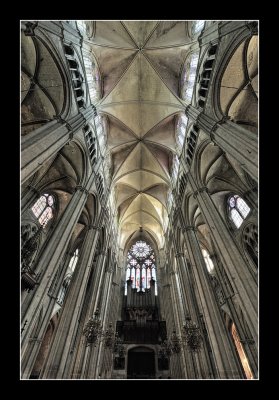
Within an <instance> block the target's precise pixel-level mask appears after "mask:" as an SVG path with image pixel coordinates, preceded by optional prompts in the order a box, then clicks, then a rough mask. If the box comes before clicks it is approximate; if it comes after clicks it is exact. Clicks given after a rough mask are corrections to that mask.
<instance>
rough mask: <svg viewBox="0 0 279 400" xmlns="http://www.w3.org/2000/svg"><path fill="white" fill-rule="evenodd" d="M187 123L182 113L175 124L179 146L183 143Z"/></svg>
mask: <svg viewBox="0 0 279 400" xmlns="http://www.w3.org/2000/svg"><path fill="white" fill-rule="evenodd" d="M187 123H188V118H187V117H186V115H182V116H181V117H179V118H178V121H177V125H176V137H177V140H178V143H179V146H180V147H182V146H183V143H184V139H185V134H186V127H187Z"/></svg>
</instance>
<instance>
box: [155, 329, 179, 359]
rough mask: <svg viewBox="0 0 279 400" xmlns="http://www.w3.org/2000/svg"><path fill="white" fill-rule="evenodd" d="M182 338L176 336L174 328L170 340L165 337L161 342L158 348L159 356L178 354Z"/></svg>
mask: <svg viewBox="0 0 279 400" xmlns="http://www.w3.org/2000/svg"><path fill="white" fill-rule="evenodd" d="M181 346H182V340H181V339H180V337H179V336H177V334H176V331H175V329H174V330H173V332H172V335H171V338H170V340H168V338H166V339H165V340H164V341H163V342H162V343H161V348H160V349H159V357H161V358H168V357H170V356H171V355H172V354H179V353H180V351H181Z"/></svg>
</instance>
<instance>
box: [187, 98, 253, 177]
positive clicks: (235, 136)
mask: <svg viewBox="0 0 279 400" xmlns="http://www.w3.org/2000/svg"><path fill="white" fill-rule="evenodd" d="M186 115H187V116H188V117H189V118H190V119H191V120H192V121H194V122H195V123H196V124H197V125H198V126H199V127H200V128H201V129H202V130H203V132H205V133H206V134H207V135H208V136H209V137H210V139H211V140H212V142H213V143H215V144H217V145H218V146H219V147H220V148H221V149H222V150H223V151H224V152H225V153H228V154H229V155H231V156H232V157H233V158H234V159H235V160H236V161H238V162H239V163H240V165H241V166H242V168H243V169H244V170H245V171H246V172H248V174H249V175H251V177H252V178H253V179H254V180H255V181H256V182H258V137H257V135H256V134H255V133H253V132H250V131H249V130H248V129H245V128H244V127H243V126H241V125H238V124H236V123H234V122H232V121H230V120H229V118H228V117H224V118H223V119H221V120H219V121H216V120H214V119H213V118H212V117H210V116H208V115H205V114H204V113H201V112H200V111H199V110H198V109H196V108H195V107H194V106H192V105H189V106H188V107H187V108H186Z"/></svg>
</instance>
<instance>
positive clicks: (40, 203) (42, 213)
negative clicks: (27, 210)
mask: <svg viewBox="0 0 279 400" xmlns="http://www.w3.org/2000/svg"><path fill="white" fill-rule="evenodd" d="M53 206H54V199H53V197H52V196H51V195H49V194H47V193H46V194H43V195H42V196H41V197H40V198H39V199H38V200H37V201H36V203H35V204H34V205H33V207H32V208H31V210H32V212H33V214H34V215H35V217H36V218H37V219H38V220H39V223H40V224H41V225H43V227H45V226H46V225H47V223H48V221H49V220H50V219H51V218H52V217H53Z"/></svg>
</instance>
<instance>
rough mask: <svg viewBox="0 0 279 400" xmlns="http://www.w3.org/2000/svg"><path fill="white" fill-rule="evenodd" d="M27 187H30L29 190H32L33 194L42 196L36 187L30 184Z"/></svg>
mask: <svg viewBox="0 0 279 400" xmlns="http://www.w3.org/2000/svg"><path fill="white" fill-rule="evenodd" d="M27 187H28V189H29V190H31V191H32V192H34V193H36V195H37V196H39V195H40V192H39V191H38V190H37V189H36V188H35V186H33V185H31V184H29V185H28V186H27Z"/></svg>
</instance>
